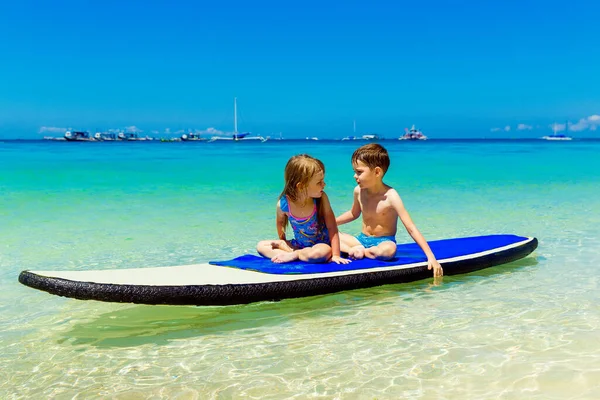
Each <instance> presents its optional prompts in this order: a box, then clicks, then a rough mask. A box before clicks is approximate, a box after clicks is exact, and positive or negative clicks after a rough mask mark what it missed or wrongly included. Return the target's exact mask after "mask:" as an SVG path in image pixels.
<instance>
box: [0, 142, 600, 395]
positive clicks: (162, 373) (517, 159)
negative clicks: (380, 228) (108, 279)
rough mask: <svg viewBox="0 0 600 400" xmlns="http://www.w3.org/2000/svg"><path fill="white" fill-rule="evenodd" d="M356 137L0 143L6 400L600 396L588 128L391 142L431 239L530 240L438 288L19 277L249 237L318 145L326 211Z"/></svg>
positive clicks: (205, 250)
mask: <svg viewBox="0 0 600 400" xmlns="http://www.w3.org/2000/svg"><path fill="white" fill-rule="evenodd" d="M360 144H361V143H360V142H334V141H331V142H326V141H320V142H315V141H268V142H266V143H243V142H241V143H218V142H215V143H66V142H43V141H39V142H36V141H31V142H27V141H21V142H19V141H4V142H0V283H1V287H2V290H1V291H0V398H1V399H21V398H23V399H29V398H52V399H71V398H82V399H83V398H85V399H93V398H116V399H146V398H152V399H161V398H179V399H236V398H249V399H252V398H256V399H282V398H297V399H306V398H318V399H399V398H409V399H597V398H600V273H599V268H600V246H599V245H598V243H599V242H600V157H599V156H598V155H599V154H600V141H572V142H544V141H539V140H530V141H525V140H513V141H510V140H506V141H491V140H479V141H477V140H463V141H461V140H440V141H434V140H431V141H427V142H418V143H416V142H401V141H383V142H382V144H383V145H384V146H386V147H387V148H388V150H389V152H390V155H391V158H392V165H391V167H390V170H389V171H388V173H387V175H386V178H385V181H386V182H387V183H388V184H390V185H392V186H394V187H395V188H396V189H397V190H398V192H399V193H400V195H401V197H402V198H403V200H404V203H405V205H406V207H407V209H408V210H409V212H410V213H411V216H412V217H413V220H414V221H415V223H416V224H417V226H418V227H419V229H420V230H421V231H422V233H423V234H424V235H425V237H426V238H427V239H429V240H433V239H442V238H449V237H460V236H471V235H484V234H493V233H515V234H519V235H523V236H535V237H537V238H538V239H539V247H538V249H537V250H536V251H535V252H534V253H533V254H532V255H531V256H529V257H527V258H525V259H523V260H520V261H518V262H514V263H511V264H507V265H503V266H498V267H494V268H490V269H487V270H484V271H480V272H477V273H472V274H468V275H461V276H453V277H445V278H444V279H443V281H442V282H441V284H439V285H434V283H433V279H430V280H425V281H420V282H416V283H413V284H405V285H388V286H382V287H376V288H371V289H366V290H356V291H348V292H343V293H337V294H332V295H327V296H317V297H311V298H305V299H294V300H284V301H280V302H265V303H256V304H250V305H244V306H231V307H170V306H142V305H133V304H111V303H101V302H94V301H79V300H73V299H66V298H61V297H57V296H53V295H50V294H47V293H45V292H40V291H36V290H33V289H31V288H28V287H25V286H23V285H21V284H19V283H18V281H17V277H18V274H19V272H20V271H21V270H24V269H34V270H43V269H68V270H87V269H97V268H132V267H135V268H138V267H139V268H143V267H150V266H168V265H183V264H195V263H203V262H207V261H209V260H214V259H225V258H231V257H234V256H237V255H241V254H244V253H253V252H254V247H255V244H256V242H258V241H259V240H261V239H267V238H272V237H275V221H274V219H275V203H276V199H277V196H278V194H279V192H280V191H281V189H282V184H283V168H284V165H285V162H286V161H287V159H288V158H289V157H290V156H291V155H294V154H297V153H303V152H306V153H309V154H311V155H313V156H315V157H318V158H320V159H321V160H322V161H323V162H324V163H325V165H326V168H327V170H326V176H325V180H326V183H327V186H326V189H325V190H326V191H327V193H328V194H329V196H330V199H331V201H332V205H333V207H334V211H336V212H337V213H340V212H342V211H345V210H346V209H347V208H348V207H349V206H350V204H351V192H352V188H353V187H354V180H353V172H352V168H351V165H350V156H351V154H352V152H353V151H354V149H355V148H356V147H357V146H358V145H360ZM341 229H342V230H344V231H347V232H350V233H357V231H358V230H359V229H360V225H359V223H358V222H354V223H352V224H349V225H345V226H343V227H342V228H341ZM398 240H399V242H407V241H409V240H410V237H409V236H408V235H407V234H406V233H405V232H404V231H403V230H399V235H398Z"/></svg>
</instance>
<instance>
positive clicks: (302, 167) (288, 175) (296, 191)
mask: <svg viewBox="0 0 600 400" xmlns="http://www.w3.org/2000/svg"><path fill="white" fill-rule="evenodd" d="M319 172H323V175H325V165H324V164H323V163H322V162H321V160H318V159H316V158H314V157H311V156H309V155H308V154H298V155H296V156H293V157H292V158H290V159H289V160H288V162H287V164H286V165H285V171H284V174H283V177H284V180H285V186H284V187H283V191H282V192H281V194H280V195H279V199H281V198H282V197H283V196H287V197H288V198H289V199H290V200H291V201H298V199H299V198H300V195H301V193H302V190H306V187H307V186H308V183H309V182H310V180H311V179H312V178H313V176H315V175H316V174H318V173H319ZM298 184H300V185H298ZM298 186H300V187H298ZM316 200H317V220H318V221H319V223H320V224H324V223H325V212H324V210H323V202H322V201H321V199H320V198H319V199H316ZM287 223H288V219H287V216H286V218H285V222H284V225H283V227H284V229H285V228H286V227H287Z"/></svg>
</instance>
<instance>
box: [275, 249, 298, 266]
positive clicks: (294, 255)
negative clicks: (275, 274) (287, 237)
mask: <svg viewBox="0 0 600 400" xmlns="http://www.w3.org/2000/svg"><path fill="white" fill-rule="evenodd" d="M297 259H298V252H296V251H292V252H289V253H281V254H277V255H276V256H275V257H273V258H271V261H273V262H274V263H277V264H283V263H287V262H291V261H296V260H297Z"/></svg>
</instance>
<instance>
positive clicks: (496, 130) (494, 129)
mask: <svg viewBox="0 0 600 400" xmlns="http://www.w3.org/2000/svg"><path fill="white" fill-rule="evenodd" d="M501 130H502V128H492V129H490V131H491V132H499V131H501Z"/></svg>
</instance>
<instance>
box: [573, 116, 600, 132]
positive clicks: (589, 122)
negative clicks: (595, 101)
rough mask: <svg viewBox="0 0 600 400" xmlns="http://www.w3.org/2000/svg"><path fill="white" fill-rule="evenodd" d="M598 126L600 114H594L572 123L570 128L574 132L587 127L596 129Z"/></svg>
mask: <svg viewBox="0 0 600 400" xmlns="http://www.w3.org/2000/svg"><path fill="white" fill-rule="evenodd" d="M598 126H600V115H598V114H594V115H590V116H589V117H585V118H581V119H580V120H579V121H577V122H576V123H574V124H571V126H569V130H570V131H573V132H579V131H585V130H586V129H589V130H590V131H595V130H596V129H597V128H598Z"/></svg>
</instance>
